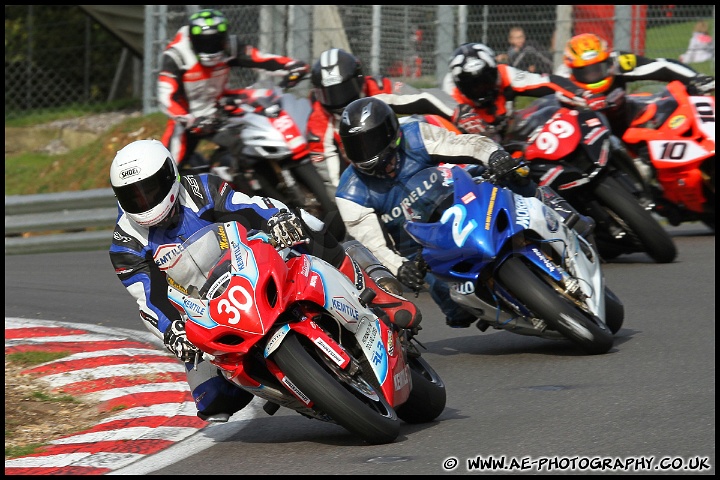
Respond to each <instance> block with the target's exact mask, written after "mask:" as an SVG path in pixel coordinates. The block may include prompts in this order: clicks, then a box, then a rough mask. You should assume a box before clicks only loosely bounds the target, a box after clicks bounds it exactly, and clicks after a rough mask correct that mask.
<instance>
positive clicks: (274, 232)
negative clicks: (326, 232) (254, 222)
mask: <svg viewBox="0 0 720 480" xmlns="http://www.w3.org/2000/svg"><path fill="white" fill-rule="evenodd" d="M267 226H268V234H269V235H270V236H271V237H272V239H273V240H274V241H275V244H276V245H277V246H278V247H279V248H289V247H292V246H293V245H295V244H297V243H301V242H303V241H305V240H306V239H307V235H305V232H304V231H303V227H302V224H301V223H300V219H299V218H298V217H297V216H295V214H294V213H292V212H289V211H287V210H286V209H284V208H283V209H282V210H280V211H279V212H278V213H276V214H275V215H273V216H272V217H270V218H269V219H268V221H267Z"/></svg>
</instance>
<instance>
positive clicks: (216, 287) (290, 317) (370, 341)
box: [161, 222, 446, 444]
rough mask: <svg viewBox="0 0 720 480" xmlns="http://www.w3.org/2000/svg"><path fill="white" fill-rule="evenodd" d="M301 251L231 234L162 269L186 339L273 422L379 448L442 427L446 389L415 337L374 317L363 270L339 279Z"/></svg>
mask: <svg viewBox="0 0 720 480" xmlns="http://www.w3.org/2000/svg"><path fill="white" fill-rule="evenodd" d="M296 248H297V249H290V248H286V249H282V250H278V249H276V248H275V247H274V246H273V242H272V240H271V239H270V238H269V237H268V236H267V235H265V234H264V233H262V232H255V233H254V234H249V233H248V232H247V231H246V229H245V228H244V227H243V226H242V225H241V224H240V223H238V222H228V223H223V224H211V225H208V226H207V227H205V228H203V229H201V230H199V231H198V232H196V233H195V234H193V235H192V236H191V237H190V238H188V240H187V241H185V242H184V243H183V244H182V245H178V246H177V247H176V248H174V249H172V250H171V251H170V252H168V254H167V255H166V256H165V258H164V262H163V265H162V266H161V269H163V270H164V271H165V272H166V274H167V280H168V284H169V288H168V298H169V299H170V301H171V303H172V304H173V305H175V307H176V308H177V309H178V310H179V311H180V312H181V314H182V316H183V317H184V318H185V319H186V322H185V328H186V331H187V336H188V339H189V340H190V341H191V342H192V343H193V344H194V345H196V346H197V347H198V348H199V349H200V350H202V352H203V355H206V356H208V357H209V358H210V362H211V363H212V364H214V365H215V366H217V367H218V369H219V370H220V371H221V372H222V374H223V375H224V376H225V377H226V378H227V379H228V380H229V381H230V382H231V383H233V384H234V385H236V386H237V388H241V389H243V390H246V391H248V392H250V393H252V394H253V395H255V396H257V397H260V398H262V399H264V400H265V401H266V404H265V406H264V410H265V411H266V412H267V413H268V414H270V415H272V414H274V413H275V412H276V411H277V410H278V409H280V408H281V407H285V408H289V409H291V410H295V411H296V412H298V413H299V414H301V415H303V416H305V417H308V418H311V419H316V420H320V421H323V422H329V423H334V424H337V425H340V426H342V427H344V428H345V429H347V430H348V431H350V432H352V433H353V434H355V435H357V436H358V437H359V438H361V439H362V440H364V441H366V442H367V443H370V444H384V443H390V442H393V441H394V440H395V439H396V438H397V436H398V435H399V432H400V420H403V421H405V422H408V423H420V422H429V421H431V420H434V419H435V418H436V417H437V416H438V415H440V414H441V413H442V411H443V410H444V408H445V400H446V395H445V385H444V384H443V382H442V380H441V379H440V377H439V376H438V374H437V373H436V372H435V371H434V370H433V369H432V367H430V365H429V364H428V363H427V362H426V361H425V359H423V358H422V357H421V355H420V352H419V350H418V349H417V347H416V345H415V343H412V339H413V335H412V333H411V330H409V329H401V328H399V327H398V326H397V325H395V324H392V323H390V322H389V321H388V320H387V315H383V312H382V311H378V310H377V308H378V307H375V306H373V307H370V306H369V304H370V303H371V301H372V300H373V298H374V297H375V295H376V294H377V292H375V291H374V290H372V289H369V288H365V286H366V285H367V283H366V275H367V273H365V271H364V270H363V269H362V268H361V266H360V265H361V264H359V263H356V262H355V261H353V262H346V264H347V265H350V263H352V266H349V267H348V268H349V269H350V270H351V271H349V272H345V271H342V272H341V271H340V270H337V269H335V268H334V267H332V266H331V265H330V264H328V263H327V262H325V261H323V260H321V259H319V258H317V257H314V256H311V255H308V254H303V253H300V250H302V245H300V246H297V247H296ZM348 252H350V250H348ZM346 264H343V266H344V265H346ZM198 361H199V359H198Z"/></svg>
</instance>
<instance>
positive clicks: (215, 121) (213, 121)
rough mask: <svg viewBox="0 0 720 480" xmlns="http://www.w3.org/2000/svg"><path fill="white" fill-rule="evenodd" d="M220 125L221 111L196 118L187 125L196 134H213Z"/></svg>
mask: <svg viewBox="0 0 720 480" xmlns="http://www.w3.org/2000/svg"><path fill="white" fill-rule="evenodd" d="M219 126H220V115H219V112H215V113H214V114H212V115H207V116H203V117H197V118H194V120H193V121H192V123H191V124H189V126H188V127H187V128H188V129H189V130H190V131H191V132H192V133H194V134H195V135H211V134H213V133H215V132H216V131H217V129H218V127H219Z"/></svg>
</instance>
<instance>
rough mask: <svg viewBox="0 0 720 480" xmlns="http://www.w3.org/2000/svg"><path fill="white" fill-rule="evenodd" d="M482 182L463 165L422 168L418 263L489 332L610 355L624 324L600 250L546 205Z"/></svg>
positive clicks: (488, 179) (408, 212) (415, 207)
mask: <svg viewBox="0 0 720 480" xmlns="http://www.w3.org/2000/svg"><path fill="white" fill-rule="evenodd" d="M497 182H498V179H497V178H493V177H492V176H489V175H487V176H485V177H475V178H474V177H472V176H471V175H470V174H469V173H468V171H466V170H464V169H463V168H461V167H458V166H438V167H431V168H427V169H425V170H421V171H420V172H418V173H417V174H416V175H415V176H414V177H412V178H411V179H410V181H409V182H408V183H407V185H406V186H407V188H408V189H409V190H410V191H413V192H415V195H412V196H411V197H410V198H413V200H414V201H412V202H408V204H406V205H405V206H404V207H403V208H404V213H405V217H406V219H407V223H406V224H405V229H406V231H407V232H408V233H409V234H410V235H411V236H412V237H413V238H414V239H415V240H416V241H417V242H418V243H419V244H420V245H421V247H422V248H421V250H420V253H419V255H418V257H417V259H416V260H417V261H418V262H419V263H420V264H421V266H424V267H426V268H428V269H429V270H430V271H431V272H432V273H433V274H434V275H436V276H437V277H438V278H441V279H443V280H445V281H447V282H448V283H449V284H450V295H451V297H452V298H453V300H455V301H456V302H457V303H458V304H460V305H461V306H462V307H463V308H465V309H467V310H468V311H470V312H472V313H474V314H475V315H477V317H478V323H477V327H478V328H479V329H480V330H481V331H485V330H487V328H489V327H493V328H495V329H502V330H507V331H510V332H513V333H518V334H522V335H532V336H537V337H542V338H547V339H558V340H560V339H567V340H570V341H571V342H573V343H574V344H575V345H576V346H578V347H579V348H580V349H581V350H583V351H584V352H585V353H587V354H602V353H606V352H607V351H608V350H610V349H611V348H612V346H613V341H614V338H613V335H614V334H615V333H616V332H617V331H618V330H620V328H621V326H622V323H623V319H624V307H623V304H622V302H621V301H620V300H619V299H618V298H617V297H616V296H615V295H614V294H613V292H612V291H611V290H610V289H609V288H607V286H606V285H605V278H604V275H603V272H602V269H601V259H600V256H599V254H598V252H597V250H596V248H595V247H594V246H593V245H592V244H591V243H590V242H588V241H586V240H585V239H584V238H583V237H581V236H579V235H578V234H577V233H576V232H575V231H574V230H573V229H572V228H570V227H571V226H572V225H570V226H568V225H566V224H565V223H564V222H563V219H562V217H561V216H560V215H559V214H557V213H556V212H555V211H554V210H553V209H552V208H550V207H549V206H546V205H545V204H544V203H543V202H542V200H540V199H537V198H527V197H523V196H520V195H517V194H515V193H513V192H512V191H511V190H509V189H507V188H503V187H501V186H499V185H497Z"/></svg>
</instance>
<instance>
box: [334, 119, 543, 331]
mask: <svg viewBox="0 0 720 480" xmlns="http://www.w3.org/2000/svg"><path fill="white" fill-rule="evenodd" d="M400 129H401V131H402V140H401V142H400V147H399V148H398V150H397V155H398V159H397V161H398V166H397V169H396V171H397V175H396V176H395V177H394V178H378V177H373V176H369V175H365V174H362V173H359V172H358V171H357V170H356V169H355V167H354V166H353V165H349V166H348V167H347V168H346V169H345V171H344V172H343V174H342V176H341V177H340V182H339V184H338V187H337V192H336V195H335V201H336V202H337V205H338V210H339V211H340V215H341V216H342V218H343V221H344V222H345V225H346V227H347V231H348V234H350V235H352V236H353V237H354V238H355V239H357V240H358V241H360V242H361V243H362V244H363V245H365V246H366V247H367V248H368V250H370V251H371V252H372V253H373V254H374V255H375V256H376V257H377V258H378V259H379V260H380V261H381V262H382V263H383V264H384V265H385V266H387V267H388V269H389V270H390V271H391V272H392V273H393V274H395V275H396V276H397V275H398V271H399V270H400V267H401V266H402V265H403V263H404V262H406V261H408V260H412V259H414V258H415V256H416V255H417V253H418V251H419V248H420V246H419V245H418V243H417V242H416V241H415V240H413V239H412V237H410V235H409V234H408V233H407V232H406V231H405V229H404V228H403V225H404V224H405V216H404V213H403V208H402V204H409V205H412V203H413V202H414V201H416V200H417V198H418V195H421V193H422V192H415V191H412V192H411V191H407V189H406V188H405V183H406V182H407V180H408V179H410V178H411V177H412V176H413V175H414V174H415V173H417V172H418V171H420V170H422V169H424V168H427V167H430V166H434V165H438V164H440V163H451V164H471V165H472V164H475V165H484V163H486V162H487V161H488V159H489V157H490V155H491V154H492V153H493V152H496V151H498V150H502V147H500V146H499V145H498V144H497V143H495V142H494V141H493V140H491V139H490V138H488V137H485V136H482V135H457V134H455V133H453V132H451V131H450V130H447V129H445V128H442V127H438V126H436V125H431V124H427V123H422V122H410V123H406V124H403V125H401V126H400ZM513 190H514V189H513ZM534 190H535V188H534V186H533V187H532V188H530V189H529V191H527V190H525V191H522V192H520V191H518V192H517V193H521V194H523V195H525V194H528V193H529V194H530V195H532V194H534ZM425 281H427V283H428V286H429V290H430V296H431V297H432V299H433V300H434V301H435V303H436V304H437V305H438V306H439V307H440V310H441V311H442V312H443V313H444V314H445V316H446V322H447V323H448V324H449V325H452V324H461V323H463V322H464V323H466V325H465V326H467V325H469V324H470V323H471V322H472V321H473V320H475V317H474V316H473V315H471V314H470V313H469V312H466V311H465V310H463V309H462V308H461V307H460V306H459V305H458V304H456V303H455V302H454V301H452V300H451V299H450V293H449V289H448V285H447V283H445V282H443V281H441V280H438V279H437V278H436V277H435V276H434V275H432V274H431V273H428V274H427V275H425Z"/></svg>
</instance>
